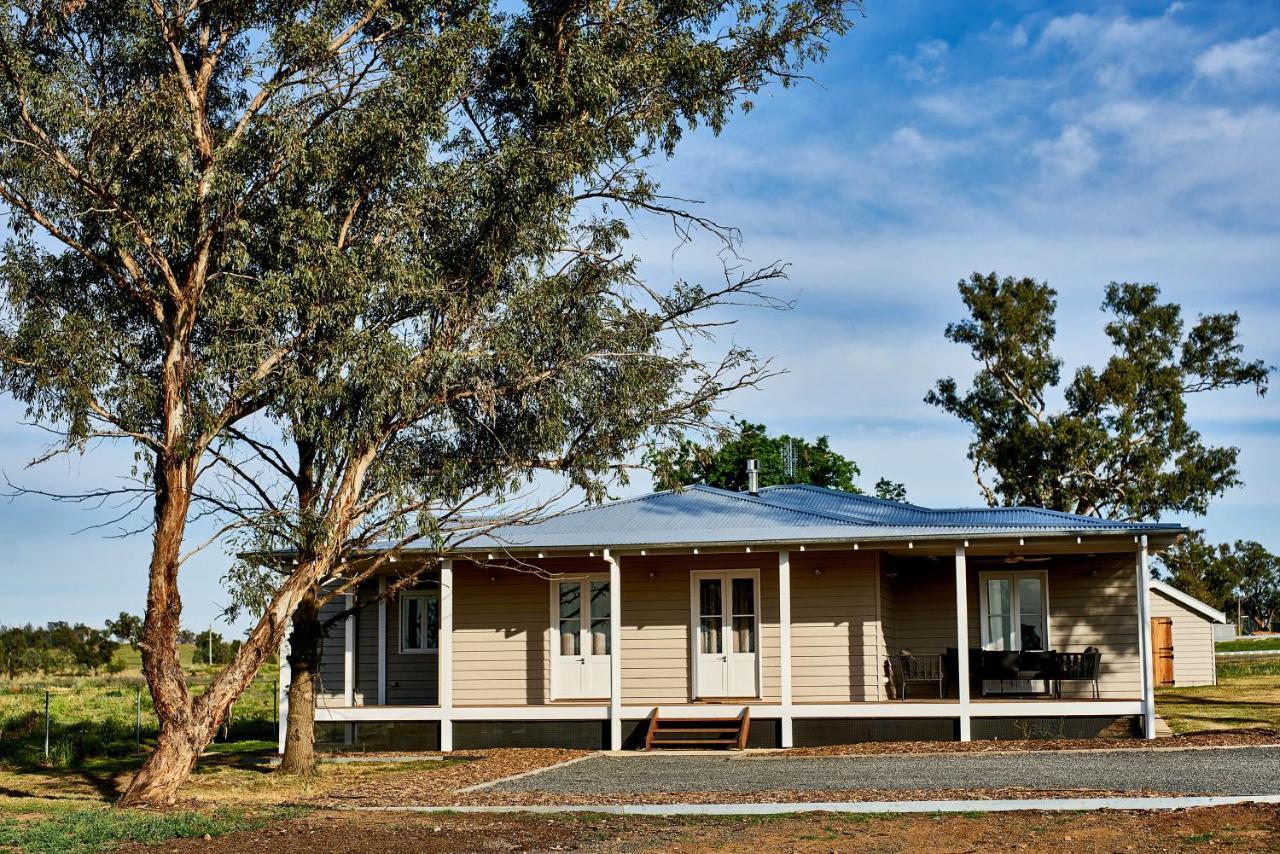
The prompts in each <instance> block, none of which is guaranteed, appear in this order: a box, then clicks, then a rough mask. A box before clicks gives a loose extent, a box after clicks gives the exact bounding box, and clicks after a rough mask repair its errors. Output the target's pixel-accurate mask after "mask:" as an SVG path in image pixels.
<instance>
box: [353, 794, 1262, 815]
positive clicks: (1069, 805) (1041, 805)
mask: <svg viewBox="0 0 1280 854" xmlns="http://www.w3.org/2000/svg"><path fill="white" fill-rule="evenodd" d="M1235 804H1280V795H1210V796H1188V797H1176V798H1167V797H1159V798H1141V797H1133V798H1117V797H1108V798H1038V799H1030V798H1029V799H1026V800H987V801H983V800H976V801H855V802H797V803H764V804H564V805H560V804H553V805H548V804H536V805H527V806H517V805H495V806H471V805H468V806H402V807H340V808H339V809H341V810H351V811H355V812H403V813H533V814H538V815H549V814H555V813H598V814H601V815H622V816H629V815H634V816H726V815H791V814H800V813H811V812H829V813H860V814H888V813H957V812H1023V811H1033V810H1034V811H1048V812H1054V811H1057V812H1087V811H1091V810H1182V809H1194V808H1196V807H1221V806H1233V805H1235Z"/></svg>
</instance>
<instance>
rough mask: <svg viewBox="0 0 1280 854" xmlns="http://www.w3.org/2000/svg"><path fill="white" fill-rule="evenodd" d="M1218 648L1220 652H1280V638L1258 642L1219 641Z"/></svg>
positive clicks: (1268, 638) (1261, 639)
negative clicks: (1272, 650)
mask: <svg viewBox="0 0 1280 854" xmlns="http://www.w3.org/2000/svg"><path fill="white" fill-rule="evenodd" d="M1217 647H1218V652H1262V651H1264V650H1271V649H1274V650H1276V651H1280V636H1276V637H1266V638H1259V639H1258V640H1229V641H1218V643H1217Z"/></svg>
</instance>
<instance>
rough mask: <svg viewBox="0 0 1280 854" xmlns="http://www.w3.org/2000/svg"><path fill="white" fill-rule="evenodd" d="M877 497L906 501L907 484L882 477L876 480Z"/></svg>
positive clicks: (886, 499)
mask: <svg viewBox="0 0 1280 854" xmlns="http://www.w3.org/2000/svg"><path fill="white" fill-rule="evenodd" d="M876 498H883V499H884V500H885V501H904V502H905V501H906V500H907V486H906V484H904V483H898V482H897V481H893V480H889V478H887V477H882V478H880V479H879V480H877V481H876Z"/></svg>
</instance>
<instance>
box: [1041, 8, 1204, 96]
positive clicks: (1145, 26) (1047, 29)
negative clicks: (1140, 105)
mask: <svg viewBox="0 0 1280 854" xmlns="http://www.w3.org/2000/svg"><path fill="white" fill-rule="evenodd" d="M1179 11H1180V7H1179V6H1178V5H1177V4H1175V5H1173V6H1170V7H1169V8H1167V9H1166V10H1165V11H1164V13H1163V14H1161V15H1157V16H1154V17H1147V18H1131V17H1129V16H1128V15H1125V14H1111V13H1098V14H1092V15H1090V14H1084V13H1081V12H1077V13H1074V14H1071V15H1063V16H1059V17H1056V18H1053V19H1051V20H1050V21H1049V22H1048V23H1047V24H1045V26H1044V28H1043V29H1042V30H1041V32H1040V38H1039V40H1038V41H1037V42H1036V48H1037V49H1038V50H1041V51H1050V50H1053V49H1063V50H1066V51H1069V52H1071V53H1073V54H1075V55H1076V56H1078V57H1080V58H1081V59H1082V60H1083V62H1081V64H1080V65H1079V67H1078V68H1077V69H1076V70H1078V71H1080V72H1081V73H1085V74H1088V75H1090V76H1091V77H1092V78H1093V79H1094V80H1095V81H1096V82H1097V83H1098V84H1099V85H1101V86H1103V87H1105V88H1109V89H1124V88H1129V87H1131V86H1133V85H1134V84H1135V83H1136V82H1137V81H1139V80H1140V79H1142V78H1144V77H1146V76H1148V75H1152V74H1156V73H1159V72H1164V71H1167V70H1169V69H1170V68H1175V67H1177V66H1178V64H1179V63H1180V62H1181V61H1182V57H1183V56H1184V55H1185V52H1186V51H1187V50H1188V48H1189V47H1190V46H1192V45H1194V44H1196V43H1197V41H1198V40H1199V39H1200V38H1202V36H1201V34H1200V31H1199V29H1197V28H1196V27H1192V26H1188V25H1185V24H1182V23H1180V22H1179V21H1178V20H1177V13H1178V12H1179Z"/></svg>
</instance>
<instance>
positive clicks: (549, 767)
mask: <svg viewBox="0 0 1280 854" xmlns="http://www.w3.org/2000/svg"><path fill="white" fill-rule="evenodd" d="M598 755H599V754H596V753H588V754H587V755H586V756H575V757H573V758H572V759H566V760H564V761H563V762H557V763H555V764H554V765H544V766H543V767H541V768H532V769H530V770H528V771H521V772H520V773H519V774H509V775H507V776H506V777H499V778H498V779H496V780H489V781H487V782H484V783H477V784H476V785H474V786H467V787H466V788H465V789H458V794H460V795H466V794H470V793H471V792H480V791H483V790H485V789H487V788H489V787H490V786H496V785H498V784H499V783H509V782H511V781H512V780H522V779H524V778H525V777H533V776H535V775H537V774H541V773H543V772H544V771H552V770H554V769H556V768H564V767H566V766H569V765H573V764H575V763H578V762H581V761H583V760H584V759H594V758H595V757H596V756H598Z"/></svg>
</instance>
